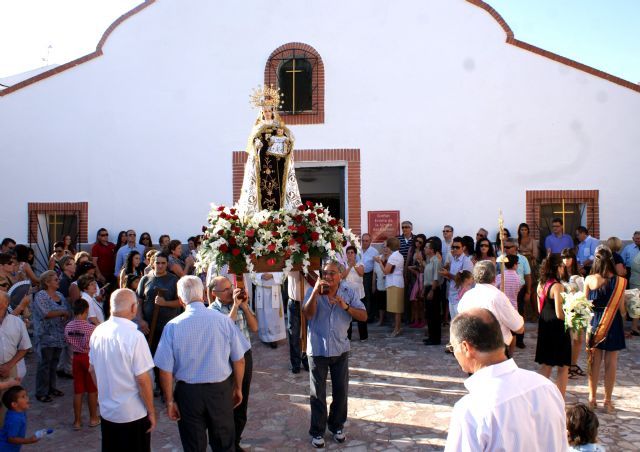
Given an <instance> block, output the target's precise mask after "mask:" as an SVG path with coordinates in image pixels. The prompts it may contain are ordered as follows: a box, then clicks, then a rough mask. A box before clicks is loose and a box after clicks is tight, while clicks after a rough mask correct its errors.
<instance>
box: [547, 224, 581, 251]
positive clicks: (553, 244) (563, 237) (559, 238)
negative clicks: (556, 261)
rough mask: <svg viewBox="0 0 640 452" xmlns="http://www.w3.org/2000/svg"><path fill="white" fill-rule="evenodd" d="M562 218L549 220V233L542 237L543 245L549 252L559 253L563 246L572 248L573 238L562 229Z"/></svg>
mask: <svg viewBox="0 0 640 452" xmlns="http://www.w3.org/2000/svg"><path fill="white" fill-rule="evenodd" d="M562 225H563V222H562V218H559V217H558V218H554V219H553V220H551V234H549V235H548V236H547V238H546V239H544V247H545V249H546V250H547V255H549V254H560V253H561V252H562V250H563V249H565V248H573V247H574V244H573V239H572V238H571V236H570V235H569V234H565V233H564V232H563V230H562Z"/></svg>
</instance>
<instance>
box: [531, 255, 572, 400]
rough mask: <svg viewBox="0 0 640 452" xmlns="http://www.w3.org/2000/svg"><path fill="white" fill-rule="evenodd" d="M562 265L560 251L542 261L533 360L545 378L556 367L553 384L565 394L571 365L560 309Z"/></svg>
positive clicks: (568, 341) (567, 333)
mask: <svg viewBox="0 0 640 452" xmlns="http://www.w3.org/2000/svg"><path fill="white" fill-rule="evenodd" d="M562 272H563V266H562V261H561V260H560V255H558V254H551V255H549V256H548V257H547V258H546V259H545V260H543V261H542V266H541V267H540V283H539V284H538V311H539V312H540V317H539V318H538V343H537V344H536V357H535V361H536V362H537V363H538V364H540V365H541V367H540V373H541V374H542V375H544V376H545V377H547V378H550V377H551V371H552V370H553V368H554V367H557V368H558V370H557V376H556V386H558V389H559V390H560V393H561V394H562V397H564V394H565V391H566V390H567V381H568V379H569V366H570V365H571V336H569V331H568V330H567V329H565V327H564V311H563V310H562V303H563V297H562V294H563V293H564V287H563V286H562V284H561V283H560V280H561V279H562Z"/></svg>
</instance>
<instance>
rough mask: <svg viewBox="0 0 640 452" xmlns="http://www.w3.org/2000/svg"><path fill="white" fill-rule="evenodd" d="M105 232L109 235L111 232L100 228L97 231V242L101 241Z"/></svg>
mask: <svg viewBox="0 0 640 452" xmlns="http://www.w3.org/2000/svg"><path fill="white" fill-rule="evenodd" d="M103 232H107V233H108V232H109V231H107V230H106V229H105V228H100V229H98V230H97V231H96V242H97V241H98V240H100V234H102V233H103Z"/></svg>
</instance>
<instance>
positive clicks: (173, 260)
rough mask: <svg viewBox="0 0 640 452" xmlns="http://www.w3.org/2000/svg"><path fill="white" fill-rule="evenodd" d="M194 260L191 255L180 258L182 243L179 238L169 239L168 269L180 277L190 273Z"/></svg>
mask: <svg viewBox="0 0 640 452" xmlns="http://www.w3.org/2000/svg"><path fill="white" fill-rule="evenodd" d="M194 265H195V261H194V260H193V257H191V256H187V258H186V259H185V260H184V261H183V260H182V243H181V242H180V240H171V241H170V242H169V271H170V272H171V273H173V274H174V275H176V276H177V277H178V278H182V277H183V276H184V275H190V274H191V271H192V270H193V267H194Z"/></svg>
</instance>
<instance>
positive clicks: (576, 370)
mask: <svg viewBox="0 0 640 452" xmlns="http://www.w3.org/2000/svg"><path fill="white" fill-rule="evenodd" d="M585 375H587V374H586V373H584V370H582V369H581V368H580V366H578V365H577V364H572V365H570V366H569V378H574V377H584V376H585Z"/></svg>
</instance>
